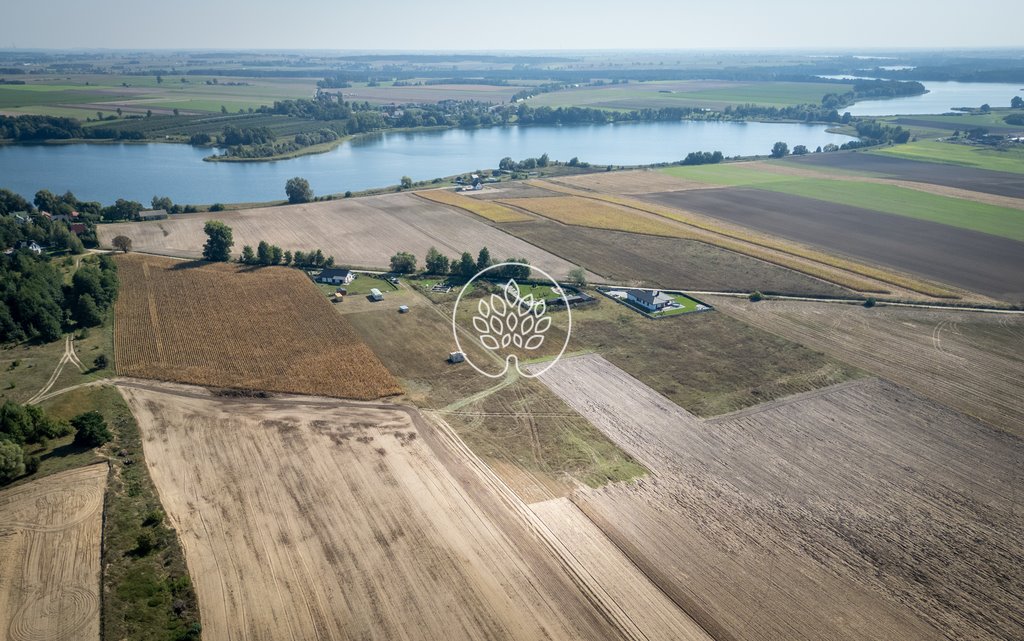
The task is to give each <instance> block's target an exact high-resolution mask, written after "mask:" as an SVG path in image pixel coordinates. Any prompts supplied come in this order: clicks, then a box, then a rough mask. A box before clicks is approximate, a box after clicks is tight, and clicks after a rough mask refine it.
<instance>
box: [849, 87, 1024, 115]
mask: <svg viewBox="0 0 1024 641" xmlns="http://www.w3.org/2000/svg"><path fill="white" fill-rule="evenodd" d="M922 84H923V85H924V86H925V88H926V89H928V93H926V94H923V95H920V96H912V97H909V98H891V99H888V100H865V101H862V102H858V103H856V104H854V105H853V106H851V107H849V108H848V109H845V111H849V112H850V114H852V115H854V116H893V115H905V116H910V115H919V114H941V113H947V112H949V111H951V110H952V109H953V108H954V107H974V108H977V107H980V106H982V105H983V104H985V103H988V104H989V105H991V106H993V107H1009V106H1010V99H1011V98H1013V97H1014V96H1024V92H1022V91H1024V85H1015V84H1008V83H1002V82H925V83H922Z"/></svg>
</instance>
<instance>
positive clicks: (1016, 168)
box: [870, 140, 1024, 174]
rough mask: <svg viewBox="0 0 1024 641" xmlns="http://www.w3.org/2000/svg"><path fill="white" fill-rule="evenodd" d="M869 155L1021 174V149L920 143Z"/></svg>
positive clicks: (1023, 158)
mask: <svg viewBox="0 0 1024 641" xmlns="http://www.w3.org/2000/svg"><path fill="white" fill-rule="evenodd" d="M870 153H873V154H879V155H884V156H895V157H897V158H906V159H908V160H921V161H925V162H937V163H943V164H947V165H960V166H963V167H974V168H977V169H987V170H989V171H1003V172H1009V173H1014V174H1024V149H1020V148H1016V149H1005V150H998V149H992V148H989V147H981V146H976V145H961V144H955V143H948V142H937V141H934V140H922V141H920V142H913V143H910V144H906V145H894V146H892V147H884V148H882V149H878V150H875V151H871V152H870Z"/></svg>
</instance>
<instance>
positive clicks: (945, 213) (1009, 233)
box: [663, 143, 1024, 240]
mask: <svg viewBox="0 0 1024 641" xmlns="http://www.w3.org/2000/svg"><path fill="white" fill-rule="evenodd" d="M918 144H920V143H918ZM935 144H942V143H935ZM907 146H909V145H901V146H900V147H892V148H890V149H902V148H903V147H907ZM946 146H954V145H946ZM965 149H968V150H969V149H970V148H966V147H965ZM754 167H755V166H744V163H730V164H721V165H700V166H696V167H669V168H666V169H664V170H663V171H664V172H665V173H667V174H670V175H672V176H676V177H678V178H683V179H687V180H694V181H698V182H706V183H708V184H711V185H724V186H729V187H750V188H754V189H763V190H766V191H775V192H780V193H784V194H790V195H793V196H803V197H805V198H813V199H815V200H823V201H826V202H831V203H838V204H842V205H849V206H852V207H861V208H864V209H871V210H873V211H878V212H882V213H887V214H896V215H899V216H906V217H908V218H917V219H920V220H928V221H931V222H936V223H942V224H944V225H950V226H953V227H960V228H962V229H972V230H975V231H980V232H984V233H986V234H994V235H996V236H1003V237H1005V238H1011V239H1013V240H1024V212H1022V211H1020V210H1017V209H1010V208H1008V207H998V206H995V205H989V204H985V203H980V202H975V201H972V200H964V199H960V198H950V197H948V196H939V195H936V194H930V193H926V192H922V191H917V190H914V189H906V188H904V187H897V186H895V185H886V184H880V183H874V182H864V181H857V180H834V179H828V178H805V177H795V176H788V175H785V174H775V173H770V172H767V171H760V170H758V169H756V168H754Z"/></svg>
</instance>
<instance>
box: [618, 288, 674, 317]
mask: <svg viewBox="0 0 1024 641" xmlns="http://www.w3.org/2000/svg"><path fill="white" fill-rule="evenodd" d="M626 300H628V301H629V302H631V303H633V304H634V305H639V306H640V307H643V308H644V309H646V310H647V311H649V312H657V311H660V310H662V309H665V308H666V307H668V306H669V305H671V304H672V303H674V302H675V298H673V297H672V296H669V295H668V294H666V293H664V292H662V291H660V290H657V289H627V290H626Z"/></svg>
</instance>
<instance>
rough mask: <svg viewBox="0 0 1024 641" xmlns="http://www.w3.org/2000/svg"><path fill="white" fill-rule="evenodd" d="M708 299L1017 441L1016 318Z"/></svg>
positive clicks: (1019, 353)
mask: <svg viewBox="0 0 1024 641" xmlns="http://www.w3.org/2000/svg"><path fill="white" fill-rule="evenodd" d="M708 298H709V302H711V303H712V304H713V305H715V307H717V308H718V309H719V310H720V311H723V312H725V313H727V314H729V315H732V316H735V317H736V318H739V319H741V320H742V321H743V322H745V323H749V324H751V325H754V326H755V327H759V328H761V329H764V330H767V331H769V332H772V333H774V334H777V335H779V336H782V337H784V338H788V339H789V340H792V341H795V342H798V343H801V344H803V345H807V346H808V347H810V348H812V349H816V350H820V351H822V352H825V353H827V354H829V355H831V356H833V357H835V358H838V359H840V360H842V361H845V362H847V363H851V364H853V365H856V366H858V367H860V368H863V369H865V370H867V371H869V372H871V373H873V374H877V375H879V376H884V377H885V378H887V379H889V380H891V381H893V382H895V383H899V384H900V385H904V386H906V387H909V388H911V389H912V390H914V391H915V392H917V393H918V394H921V395H922V396H925V397H927V398H930V399H932V400H934V401H937V402H939V403H942V404H943V405H946V406H947V407H952V408H954V409H957V410H959V411H961V412H965V413H967V414H970V415H972V416H975V417H977V418H979V419H981V420H983V421H986V422H987V423H989V424H991V425H994V426H995V427H998V428H1000V429H1004V430H1007V431H1009V432H1012V433H1014V434H1016V435H1017V436H1024V403H1022V402H1021V398H1024V374H1022V373H1024V316H1010V315H1005V314H989V313H983V312H955V311H946V310H927V309H900V308H896V307H878V308H874V309H865V308H863V307H860V306H854V305H851V306H845V305H824V304H817V303H806V302H794V301H774V300H773V301H762V302H760V303H757V304H756V305H751V304H750V303H749V302H748V301H746V300H739V299H735V298H728V297H725V296H712V297H708Z"/></svg>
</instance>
